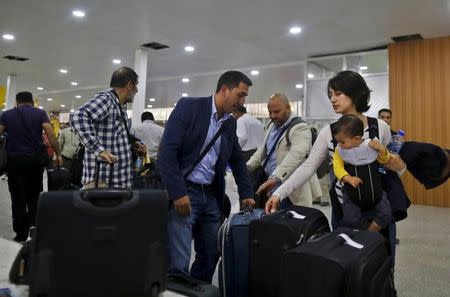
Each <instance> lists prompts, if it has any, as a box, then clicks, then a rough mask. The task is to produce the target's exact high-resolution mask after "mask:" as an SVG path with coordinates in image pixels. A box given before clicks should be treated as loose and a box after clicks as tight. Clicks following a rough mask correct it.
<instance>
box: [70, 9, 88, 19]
mask: <svg viewBox="0 0 450 297" xmlns="http://www.w3.org/2000/svg"><path fill="white" fill-rule="evenodd" d="M72 15H73V16H75V17H77V18H84V17H85V16H86V13H85V12H84V11H82V10H74V11H72Z"/></svg>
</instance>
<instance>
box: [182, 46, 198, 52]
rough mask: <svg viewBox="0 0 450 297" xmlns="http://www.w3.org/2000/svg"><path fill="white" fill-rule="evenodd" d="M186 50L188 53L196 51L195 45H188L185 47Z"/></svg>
mask: <svg viewBox="0 0 450 297" xmlns="http://www.w3.org/2000/svg"><path fill="white" fill-rule="evenodd" d="M184 50H185V51H187V52H188V53H192V52H193V51H195V47H193V46H192V45H187V46H185V47H184Z"/></svg>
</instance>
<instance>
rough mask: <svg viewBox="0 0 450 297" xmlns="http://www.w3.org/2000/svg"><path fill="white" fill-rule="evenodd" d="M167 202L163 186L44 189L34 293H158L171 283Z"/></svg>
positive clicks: (97, 296)
mask: <svg viewBox="0 0 450 297" xmlns="http://www.w3.org/2000/svg"><path fill="white" fill-rule="evenodd" d="M97 165H98V166H97V169H98V167H99V164H97ZM112 170H113V169H112V166H111V170H110V178H111V176H112ZM96 175H97V176H98V170H97V174H96ZM167 209H168V198H167V193H166V192H165V191H160V190H143V191H129V190H123V189H111V188H107V189H93V190H88V191H54V192H46V193H42V194H41V197H40V200H39V205H38V212H37V219H36V234H35V238H34V239H33V241H34V242H33V246H32V265H31V270H32V271H31V284H30V296H31V297H37V296H48V297H55V296H58V297H59V296H65V297H75V296H86V297H94V296H95V297H100V296H105V297H107V296H108V297H114V296H116V297H119V296H157V295H158V294H159V292H161V291H163V290H164V289H165V287H166V273H167V263H166V262H167Z"/></svg>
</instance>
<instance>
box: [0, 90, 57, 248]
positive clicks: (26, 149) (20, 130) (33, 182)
mask: <svg viewBox="0 0 450 297" xmlns="http://www.w3.org/2000/svg"><path fill="white" fill-rule="evenodd" d="M16 103H17V107H15V108H12V109H9V110H7V111H5V112H4V113H3V114H2V115H1V117H0V134H3V133H5V132H7V133H8V142H7V146H6V150H7V152H8V167H7V170H8V187H9V192H10V193H11V202H12V204H11V207H12V217H13V229H14V231H15V232H16V237H14V240H15V241H17V242H23V241H25V240H26V239H27V238H28V230H29V228H30V227H31V226H34V223H35V217H36V207H37V202H38V197H39V193H40V192H42V190H43V185H42V178H43V173H44V165H43V164H41V162H40V160H41V158H40V153H42V152H43V151H42V148H43V141H42V130H44V132H45V135H46V136H47V137H48V140H49V143H50V145H51V146H52V148H53V150H54V151H55V153H56V162H57V163H58V165H61V164H62V158H61V153H60V150H59V145H58V141H57V140H56V137H55V133H54V132H53V129H52V126H51V125H50V120H49V118H48V116H47V114H46V113H45V111H43V110H40V109H39V108H36V107H34V106H33V105H34V102H33V94H31V93H30V92H20V93H17V95H16Z"/></svg>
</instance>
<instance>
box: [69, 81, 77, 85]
mask: <svg viewBox="0 0 450 297" xmlns="http://www.w3.org/2000/svg"><path fill="white" fill-rule="evenodd" d="M70 84H71V85H72V86H78V83H77V82H76V81H73V82H71V83H70Z"/></svg>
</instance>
